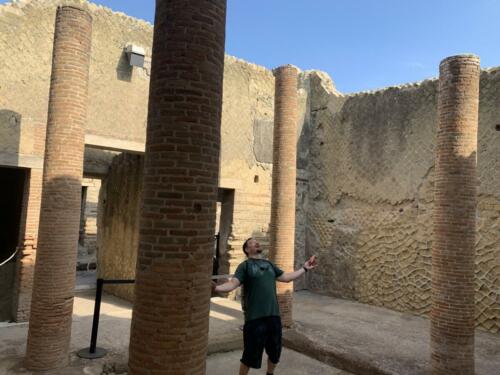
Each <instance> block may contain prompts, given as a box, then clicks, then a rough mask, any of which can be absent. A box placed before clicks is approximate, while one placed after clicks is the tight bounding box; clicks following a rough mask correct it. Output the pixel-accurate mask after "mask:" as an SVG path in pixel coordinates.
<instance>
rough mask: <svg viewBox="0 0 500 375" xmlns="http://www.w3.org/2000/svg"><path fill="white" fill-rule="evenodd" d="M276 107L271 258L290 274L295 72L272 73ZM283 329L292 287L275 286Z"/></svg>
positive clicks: (288, 320) (288, 317) (287, 324)
mask: <svg viewBox="0 0 500 375" xmlns="http://www.w3.org/2000/svg"><path fill="white" fill-rule="evenodd" d="M274 75H275V78H276V84H275V87H276V89H275V105H274V134H273V174H272V199H271V225H270V240H271V248H270V256H271V260H273V261H274V262H275V263H276V265H277V266H278V267H280V268H281V269H283V270H284V271H285V272H291V271H293V266H294V252H295V249H294V242H295V241H294V239H295V183H296V162H297V80H298V69H297V68H295V67H293V66H291V65H286V66H282V67H279V68H277V69H275V70H274ZM277 293H278V302H279V304H280V312H281V319H282V323H283V326H285V327H291V326H292V324H293V317H292V297H293V283H289V284H283V283H277Z"/></svg>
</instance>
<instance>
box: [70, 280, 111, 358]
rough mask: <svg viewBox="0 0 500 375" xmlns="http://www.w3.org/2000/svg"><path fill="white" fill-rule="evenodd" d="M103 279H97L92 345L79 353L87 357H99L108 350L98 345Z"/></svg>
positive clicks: (82, 356)
mask: <svg viewBox="0 0 500 375" xmlns="http://www.w3.org/2000/svg"><path fill="white" fill-rule="evenodd" d="M103 285H104V280H103V279H97V286H96V290H95V304H94V317H93V320H92V334H91V335H90V347H89V348H85V349H82V350H80V351H79V352H78V353H77V355H78V356H79V357H80V358H85V359H97V358H102V357H104V356H105V355H106V353H107V350H106V349H103V348H98V347H97V331H98V329H99V314H100V312H101V299H102V287H103Z"/></svg>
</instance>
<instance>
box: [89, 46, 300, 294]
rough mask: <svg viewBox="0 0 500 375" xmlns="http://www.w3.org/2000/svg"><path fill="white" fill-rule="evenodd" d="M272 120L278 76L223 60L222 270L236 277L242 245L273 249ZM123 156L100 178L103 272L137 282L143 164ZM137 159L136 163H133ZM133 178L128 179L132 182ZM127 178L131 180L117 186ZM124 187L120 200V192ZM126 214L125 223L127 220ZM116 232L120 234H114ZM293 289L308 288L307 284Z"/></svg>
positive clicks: (123, 291)
mask: <svg viewBox="0 0 500 375" xmlns="http://www.w3.org/2000/svg"><path fill="white" fill-rule="evenodd" d="M307 85H308V75H307V74H303V75H302V76H301V82H300V83H299V117H300V119H299V126H298V129H297V132H298V145H299V150H298V155H299V156H298V167H299V168H300V169H299V170H298V178H297V202H298V203H297V231H296V239H295V242H296V264H297V267H299V264H302V263H303V262H304V258H305V210H304V208H305V205H304V202H305V201H306V196H307V195H306V192H307V184H308V180H307V173H306V172H305V167H306V166H307V153H308V148H307V144H308V143H307V142H308V139H309V138H308V137H309V116H308V111H307V108H308V105H309V101H308V86H307ZM273 117H274V77H273V75H272V72H271V71H269V70H267V69H265V68H263V67H259V66H257V65H254V64H250V63H247V62H245V61H242V60H239V59H236V58H234V57H229V56H227V57H226V61H225V75H224V99H223V115H222V129H221V136H222V142H221V177H220V187H221V188H224V189H233V190H234V205H233V213H232V225H231V226H230V228H228V232H229V237H228V240H227V246H226V244H224V243H221V255H222V261H223V264H222V270H223V271H224V272H230V273H232V272H234V270H235V268H236V266H237V265H238V263H239V262H240V261H241V260H243V258H244V254H243V251H242V250H241V245H242V244H243V242H244V241H245V239H246V238H247V237H249V236H256V237H257V238H258V239H259V240H260V241H261V242H262V243H263V245H264V247H266V246H268V243H269V236H268V230H269V220H270V207H271V172H272V134H273ZM130 160H131V159H127V158H125V157H123V156H121V157H118V158H115V160H114V162H113V165H112V167H111V169H110V173H109V175H108V177H107V178H105V179H104V180H103V184H102V189H101V197H100V212H99V215H98V216H99V218H100V219H99V223H98V228H99V236H98V237H99V243H98V249H99V251H98V252H99V258H98V269H99V272H100V275H101V276H103V277H120V278H122V277H123V278H133V277H134V272H135V257H136V251H137V245H136V242H135V241H136V239H137V234H138V227H137V221H136V220H132V219H131V218H130V215H133V214H135V213H136V212H137V207H136V205H137V202H138V201H139V197H140V189H139V187H140V185H139V184H138V183H137V181H136V182H132V181H131V179H136V178H139V177H137V176H138V174H140V173H141V172H140V171H139V170H138V168H141V166H140V164H138V162H137V163H131V162H130ZM134 160H135V159H134ZM127 176H128V177H127ZM122 179H127V181H125V182H123V183H120V181H121V180H122ZM118 189H121V190H120V191H121V192H122V193H121V195H120V194H118ZM124 215H126V216H127V218H124V217H123V216H124ZM117 228H118V229H117ZM295 287H296V288H298V289H303V288H304V287H305V279H304V278H303V279H302V280H299V281H298V282H297V283H296V284H295ZM113 292H114V293H116V294H117V295H119V296H121V297H124V298H127V299H131V298H132V288H130V287H126V286H125V287H123V286H120V287H117V288H115V289H113Z"/></svg>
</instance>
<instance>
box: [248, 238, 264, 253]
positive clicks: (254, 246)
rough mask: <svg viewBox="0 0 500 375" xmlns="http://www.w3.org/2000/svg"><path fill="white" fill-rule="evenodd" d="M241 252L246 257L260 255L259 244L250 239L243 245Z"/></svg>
mask: <svg viewBox="0 0 500 375" xmlns="http://www.w3.org/2000/svg"><path fill="white" fill-rule="evenodd" d="M243 252H244V253H245V255H246V256H247V257H250V256H252V255H257V254H261V253H262V249H261V248H260V243H259V242H258V241H257V240H256V239H255V238H253V237H250V238H249V239H247V240H246V241H245V243H244V244H243Z"/></svg>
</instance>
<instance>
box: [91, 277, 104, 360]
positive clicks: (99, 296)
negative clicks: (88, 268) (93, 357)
mask: <svg viewBox="0 0 500 375" xmlns="http://www.w3.org/2000/svg"><path fill="white" fill-rule="evenodd" d="M103 285H104V280H103V279H97V287H96V290H95V304H94V319H93V321H92V334H91V336H90V350H89V351H90V353H91V354H93V353H95V349H96V346H97V330H98V329H99V314H100V313H101V299H102V287H103Z"/></svg>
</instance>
